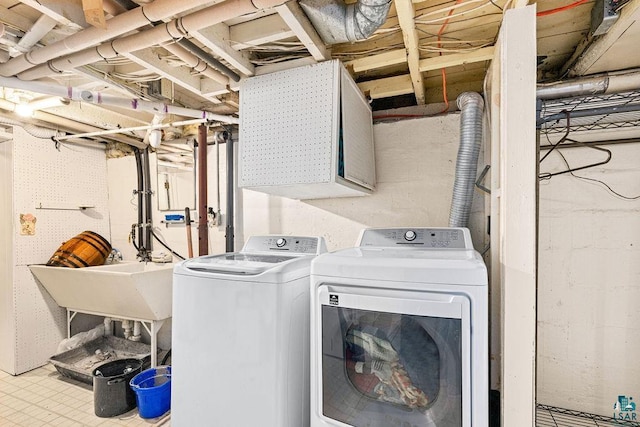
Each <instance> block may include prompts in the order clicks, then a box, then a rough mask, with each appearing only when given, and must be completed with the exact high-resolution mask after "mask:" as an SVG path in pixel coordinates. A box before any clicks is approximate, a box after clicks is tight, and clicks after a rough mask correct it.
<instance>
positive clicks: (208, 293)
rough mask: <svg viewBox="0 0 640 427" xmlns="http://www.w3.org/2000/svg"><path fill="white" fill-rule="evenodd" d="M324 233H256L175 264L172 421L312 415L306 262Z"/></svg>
mask: <svg viewBox="0 0 640 427" xmlns="http://www.w3.org/2000/svg"><path fill="white" fill-rule="evenodd" d="M323 252H326V245H325V242H324V240H323V239H322V238H321V237H295V236H256V237H251V238H250V239H249V240H248V241H247V243H246V245H245V246H244V248H243V249H242V250H241V251H240V252H237V253H227V254H222V255H215V256H203V257H200V258H194V259H190V260H187V261H183V262H181V263H180V264H177V265H176V266H175V267H174V274H173V322H172V331H173V332H172V357H171V361H172V388H171V425H173V426H175V427H196V426H215V427H231V426H233V427H257V426H261V427H269V426H272V427H301V426H302V427H304V426H308V424H309V306H310V297H309V269H310V263H311V260H312V259H313V258H314V257H315V256H316V255H318V254H320V253H323Z"/></svg>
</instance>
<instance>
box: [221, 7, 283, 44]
mask: <svg viewBox="0 0 640 427" xmlns="http://www.w3.org/2000/svg"><path fill="white" fill-rule="evenodd" d="M294 35H295V34H294V33H293V31H291V29H290V28H289V27H288V26H287V24H286V23H285V22H284V21H283V20H282V18H281V17H280V15H278V14H273V15H269V16H265V17H264V18H258V19H256V20H253V21H249V22H243V23H242V24H237V25H232V26H230V27H229V41H230V43H231V47H233V48H234V49H236V50H241V49H249V48H251V47H254V46H260V45H263V44H265V43H270V42H275V41H278V40H284V39H288V38H290V37H293V36H294Z"/></svg>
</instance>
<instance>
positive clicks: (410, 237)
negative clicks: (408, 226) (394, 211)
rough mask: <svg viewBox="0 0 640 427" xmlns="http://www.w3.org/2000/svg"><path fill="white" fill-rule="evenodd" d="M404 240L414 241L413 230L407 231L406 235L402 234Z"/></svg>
mask: <svg viewBox="0 0 640 427" xmlns="http://www.w3.org/2000/svg"><path fill="white" fill-rule="evenodd" d="M404 240H406V241H408V242H411V241H413V240H416V232H415V231H413V230H409V231H407V232H406V233H404Z"/></svg>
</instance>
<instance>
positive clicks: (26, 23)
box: [0, 6, 33, 33]
mask: <svg viewBox="0 0 640 427" xmlns="http://www.w3.org/2000/svg"><path fill="white" fill-rule="evenodd" d="M0 16H2V22H5V23H7V24H8V25H10V26H12V27H15V28H17V29H19V30H20V31H22V32H25V33H26V32H27V31H29V29H30V28H31V27H32V26H33V21H32V20H30V19H28V18H25V17H24V16H22V15H20V14H19V13H16V12H14V11H12V10H11V9H7V8H6V7H2V6H0Z"/></svg>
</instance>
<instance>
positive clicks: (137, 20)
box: [0, 0, 203, 76]
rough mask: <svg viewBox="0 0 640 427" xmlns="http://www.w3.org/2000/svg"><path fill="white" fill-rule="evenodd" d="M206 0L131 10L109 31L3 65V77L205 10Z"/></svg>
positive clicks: (89, 32)
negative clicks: (170, 19) (179, 15)
mask: <svg viewBox="0 0 640 427" xmlns="http://www.w3.org/2000/svg"><path fill="white" fill-rule="evenodd" d="M202 3H203V1H202V0H180V1H176V0H156V1H154V2H153V3H149V4H146V5H144V6H141V7H137V8H135V9H131V10H129V11H127V12H124V13H122V14H120V15H118V16H114V17H113V18H111V19H109V21H108V22H107V28H106V29H102V28H97V27H88V28H85V29H84V30H82V31H79V32H77V33H75V34H72V35H70V36H68V37H66V38H65V39H63V40H60V41H58V42H55V43H51V44H50V45H47V46H44V47H41V48H37V49H32V50H31V51H29V52H27V53H26V54H24V55H20V56H18V57H16V58H13V59H11V60H9V61H8V62H6V63H4V64H0V75H2V76H13V75H16V74H18V73H20V72H22V71H24V70H28V69H29V68H31V67H32V66H33V64H43V63H45V62H47V61H49V60H50V59H53V58H58V57H60V56H62V55H66V54H69V53H72V52H77V51H79V50H82V49H86V48H88V47H89V46H93V45H96V44H97V43H101V42H104V41H106V40H111V39H113V38H115V37H118V36H121V35H122V34H126V33H128V32H130V31H133V30H135V29H137V28H140V27H142V26H143V25H147V24H149V23H152V22H158V21H162V20H164V19H167V18H169V17H172V16H175V15H178V14H181V13H184V12H186V11H188V10H190V9H194V8H196V7H200V6H202Z"/></svg>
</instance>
